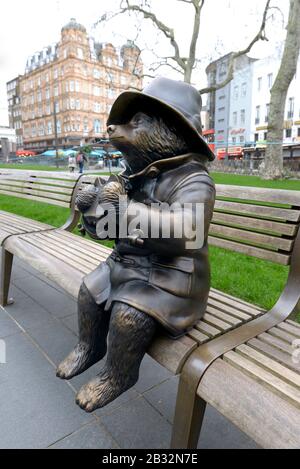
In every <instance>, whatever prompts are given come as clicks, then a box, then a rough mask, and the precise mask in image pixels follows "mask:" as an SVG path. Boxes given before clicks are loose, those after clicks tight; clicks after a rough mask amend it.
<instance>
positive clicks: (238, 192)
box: [217, 184, 300, 207]
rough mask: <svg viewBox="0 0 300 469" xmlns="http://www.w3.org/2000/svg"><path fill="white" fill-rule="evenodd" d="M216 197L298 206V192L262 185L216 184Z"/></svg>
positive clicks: (299, 203)
mask: <svg viewBox="0 0 300 469" xmlns="http://www.w3.org/2000/svg"><path fill="white" fill-rule="evenodd" d="M217 197H218V198H220V197H224V198H229V199H241V200H247V201H257V202H268V203H273V204H279V205H290V206H291V207H300V192H299V191H290V190H282V189H276V190H273V189H265V188H262V187H245V186H226V185H223V184H218V185H217Z"/></svg>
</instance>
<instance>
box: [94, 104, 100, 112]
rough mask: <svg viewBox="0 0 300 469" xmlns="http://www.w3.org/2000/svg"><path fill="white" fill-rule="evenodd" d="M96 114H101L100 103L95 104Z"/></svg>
mask: <svg viewBox="0 0 300 469" xmlns="http://www.w3.org/2000/svg"><path fill="white" fill-rule="evenodd" d="M94 112H101V110H100V103H94Z"/></svg>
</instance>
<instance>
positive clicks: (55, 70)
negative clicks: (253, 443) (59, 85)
mask: <svg viewBox="0 0 300 469" xmlns="http://www.w3.org/2000/svg"><path fill="white" fill-rule="evenodd" d="M53 78H54V80H57V79H58V70H57V68H55V69H54V71H53Z"/></svg>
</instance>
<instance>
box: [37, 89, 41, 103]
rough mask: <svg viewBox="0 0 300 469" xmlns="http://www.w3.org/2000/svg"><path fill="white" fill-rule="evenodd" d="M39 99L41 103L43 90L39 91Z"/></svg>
mask: <svg viewBox="0 0 300 469" xmlns="http://www.w3.org/2000/svg"><path fill="white" fill-rule="evenodd" d="M37 100H38V102H39V103H40V102H41V101H42V92H41V91H38V94H37Z"/></svg>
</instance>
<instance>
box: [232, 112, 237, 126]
mask: <svg viewBox="0 0 300 469" xmlns="http://www.w3.org/2000/svg"><path fill="white" fill-rule="evenodd" d="M233 125H237V112H234V113H233Z"/></svg>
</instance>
